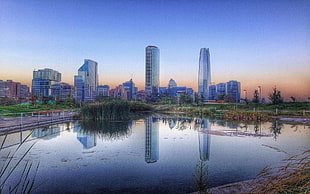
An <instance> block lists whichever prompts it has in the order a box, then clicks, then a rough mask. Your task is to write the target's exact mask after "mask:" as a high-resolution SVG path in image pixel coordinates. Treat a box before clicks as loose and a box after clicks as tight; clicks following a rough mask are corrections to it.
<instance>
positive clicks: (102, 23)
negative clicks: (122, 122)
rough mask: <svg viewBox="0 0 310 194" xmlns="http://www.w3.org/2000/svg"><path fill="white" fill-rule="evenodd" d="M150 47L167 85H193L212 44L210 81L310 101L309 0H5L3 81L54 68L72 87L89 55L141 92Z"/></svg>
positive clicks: (113, 81) (106, 77) (0, 48)
mask: <svg viewBox="0 0 310 194" xmlns="http://www.w3.org/2000/svg"><path fill="white" fill-rule="evenodd" d="M148 45H154V46H157V47H158V48H159V49H160V82H161V86H167V85H168V81H169V79H170V78H173V79H174V80H175V81H176V83H177V84H178V86H187V87H192V88H193V89H194V90H196V91H197V85H198V67H199V63H198V61H199V50H200V48H209V49H210V62H211V80H212V83H215V84H217V83H221V82H227V81H229V80H238V81H239V82H240V83H241V91H242V94H241V97H245V95H246V93H247V97H248V98H252V97H253V92H254V90H255V89H257V88H258V86H261V87H262V94H263V96H264V97H266V96H267V95H268V94H269V93H271V92H272V88H273V87H275V86H276V87H277V89H279V90H280V91H281V93H282V95H283V96H284V97H285V99H286V100H289V99H290V97H291V96H294V97H296V98H297V100H307V99H308V97H310V76H309V75H310V1H309V0H251V1H249V0H213V1H212V0H178V1H177V0H65V1H64V0H43V1H42V0H0V69H1V71H0V80H7V79H11V80H13V81H19V82H22V83H23V84H28V85H29V86H30V85H31V80H32V71H33V70H38V69H42V68H51V69H54V70H57V71H59V72H60V73H62V81H63V82H67V83H70V84H73V77H74V75H76V74H77V71H78V68H79V67H80V66H81V65H82V64H83V62H84V59H92V60H95V61H97V62H98V71H99V84H100V85H104V84H107V85H109V86H110V88H114V87H115V86H117V85H119V84H121V83H123V82H125V81H128V80H129V79H130V78H132V79H133V81H134V82H135V83H136V86H138V87H139V90H141V89H144V81H145V47H146V46H148ZM244 90H246V91H247V92H244Z"/></svg>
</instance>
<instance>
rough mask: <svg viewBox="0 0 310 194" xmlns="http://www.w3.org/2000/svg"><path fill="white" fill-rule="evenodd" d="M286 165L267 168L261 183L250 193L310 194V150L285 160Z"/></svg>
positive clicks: (262, 172) (261, 174)
mask: <svg viewBox="0 0 310 194" xmlns="http://www.w3.org/2000/svg"><path fill="white" fill-rule="evenodd" d="M283 162H284V164H283V165H281V166H279V167H275V168H271V167H265V168H264V169H263V170H262V171H261V172H260V174H259V176H258V178H259V179H261V180H262V181H260V182H259V183H258V184H257V185H256V186H255V187H254V188H253V189H252V190H251V191H250V193H310V150H306V151H304V152H303V153H302V154H299V155H294V156H291V157H289V158H288V159H284V160H283Z"/></svg>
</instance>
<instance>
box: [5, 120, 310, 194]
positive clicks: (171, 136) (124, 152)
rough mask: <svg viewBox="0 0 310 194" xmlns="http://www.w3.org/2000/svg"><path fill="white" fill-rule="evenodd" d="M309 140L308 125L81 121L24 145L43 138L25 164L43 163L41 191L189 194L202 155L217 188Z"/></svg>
mask: <svg viewBox="0 0 310 194" xmlns="http://www.w3.org/2000/svg"><path fill="white" fill-rule="evenodd" d="M244 132H245V133H244ZM29 133H30V131H24V132H19V133H14V134H10V135H8V136H7V139H6V141H5V144H4V147H5V148H4V149H3V150H2V151H3V152H9V151H10V150H13V149H15V147H16V146H17V145H18V143H19V142H20V140H22V139H23V138H25V136H27V134H29ZM0 138H1V139H0V140H1V142H2V140H3V139H4V136H1V137H0ZM309 139H310V128H309V127H308V126H303V125H288V124H281V123H279V122H275V123H268V122H267V123H256V124H255V123H252V124H242V123H234V124H232V123H227V122H223V121H216V120H208V119H186V118H173V117H167V116H166V117H147V118H145V119H141V120H136V121H130V122H110V123H109V122H103V123H102V122H101V123H99V122H97V123H89V122H88V123H85V122H84V123H83V122H77V121H76V122H71V123H64V124H58V125H53V126H50V127H45V128H38V129H34V131H33V133H32V134H31V136H30V137H29V140H28V141H27V143H25V146H27V145H28V147H29V145H31V144H33V143H34V142H36V143H35V145H34V147H33V148H32V149H31V150H30V152H29V153H28V155H27V157H26V158H25V159H24V161H23V162H25V161H30V162H33V163H34V164H38V163H39V169H38V171H37V175H36V178H35V183H36V185H39V184H41V183H42V185H40V186H39V187H38V188H37V189H36V190H35V192H34V193H112V192H113V193H118V192H119V193H188V192H192V191H195V187H194V185H195V182H194V180H193V174H195V167H196V164H197V163H198V161H199V160H202V161H204V162H205V163H206V164H207V166H208V184H209V186H210V187H214V186H219V185H223V184H227V183H232V182H237V181H242V180H247V179H252V178H255V176H256V175H257V174H258V173H259V172H260V171H261V170H262V169H263V168H264V167H265V166H267V165H277V164H279V162H280V161H281V160H282V159H284V158H288V157H289V156H291V155H293V154H298V153H301V152H302V151H304V150H309V149H310V145H309ZM25 150H26V149H25ZM281 150H282V151H281ZM20 154H22V153H20ZM16 158H18V156H16ZM3 161H4V159H3V158H2V162H3ZM20 171H21V170H19V173H20ZM18 176H19V175H18V171H17V172H16V173H15V174H13V175H12V177H11V180H10V181H11V183H12V184H13V182H14V181H16V180H17V177H18ZM8 184H10V182H9V183H8Z"/></svg>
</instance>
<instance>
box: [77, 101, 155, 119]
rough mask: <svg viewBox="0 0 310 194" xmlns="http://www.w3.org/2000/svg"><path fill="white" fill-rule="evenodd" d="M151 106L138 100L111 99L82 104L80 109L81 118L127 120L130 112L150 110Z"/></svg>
mask: <svg viewBox="0 0 310 194" xmlns="http://www.w3.org/2000/svg"><path fill="white" fill-rule="evenodd" d="M150 110H152V107H151V106H150V105H147V104H143V103H139V102H129V101H123V100H111V101H105V102H100V103H98V102H97V103H91V104H84V105H83V107H82V108H81V110H80V118H81V119H82V120H94V121H95V120H128V119H130V113H134V112H139V111H150Z"/></svg>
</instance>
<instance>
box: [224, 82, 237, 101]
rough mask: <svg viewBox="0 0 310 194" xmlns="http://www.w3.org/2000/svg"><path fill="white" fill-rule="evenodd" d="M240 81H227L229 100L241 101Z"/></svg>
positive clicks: (227, 97) (227, 96)
mask: <svg viewBox="0 0 310 194" xmlns="http://www.w3.org/2000/svg"><path fill="white" fill-rule="evenodd" d="M240 90H241V89H240V82H238V81H236V80H231V81H229V82H227V83H226V99H227V101H229V102H240Z"/></svg>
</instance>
